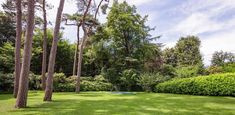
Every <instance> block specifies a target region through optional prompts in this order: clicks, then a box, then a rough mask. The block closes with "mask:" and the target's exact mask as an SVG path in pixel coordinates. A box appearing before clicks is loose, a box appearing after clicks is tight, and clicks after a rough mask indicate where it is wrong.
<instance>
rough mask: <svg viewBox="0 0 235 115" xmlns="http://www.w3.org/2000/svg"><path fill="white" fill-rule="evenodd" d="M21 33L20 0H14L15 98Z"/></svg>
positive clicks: (18, 73) (17, 83) (14, 94)
mask: <svg viewBox="0 0 235 115" xmlns="http://www.w3.org/2000/svg"><path fill="white" fill-rule="evenodd" d="M21 34H22V12H21V0H16V42H15V79H14V92H13V96H14V97H15V98H16V97H17V93H18V89H19V78H20V65H21V64H20V46H21Z"/></svg>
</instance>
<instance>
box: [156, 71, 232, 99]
mask: <svg viewBox="0 0 235 115" xmlns="http://www.w3.org/2000/svg"><path fill="white" fill-rule="evenodd" d="M155 91H156V92H159V93H176V94H191V95H211V96H235V73H226V74H214V75H209V76H199V77H193V78H183V79H174V80H171V81H167V82H164V83H160V84H158V85H156V87H155Z"/></svg>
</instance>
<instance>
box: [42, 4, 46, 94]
mask: <svg viewBox="0 0 235 115" xmlns="http://www.w3.org/2000/svg"><path fill="white" fill-rule="evenodd" d="M46 69H47V17H46V0H43V59H42V89H43V90H45V87H46Z"/></svg>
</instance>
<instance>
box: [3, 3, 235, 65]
mask: <svg viewBox="0 0 235 115" xmlns="http://www.w3.org/2000/svg"><path fill="white" fill-rule="evenodd" d="M1 1H4V0H0V2H1ZM74 1H75V0H67V2H66V4H65V9H64V12H65V13H71V14H72V13H74V12H76V5H75V3H74ZM111 1H112V0H111ZM119 1H123V0H119ZM126 1H127V2H128V3H130V4H131V5H136V7H137V11H138V12H139V13H140V14H141V15H143V16H144V15H149V21H148V22H147V24H148V25H150V26H151V27H156V30H155V31H152V32H151V34H152V35H154V36H158V35H161V36H162V37H161V38H160V39H159V40H158V41H157V42H161V43H163V44H165V47H173V46H174V45H175V43H176V42H177V40H178V39H179V38H180V37H181V36H187V35H196V36H198V37H199V38H200V40H201V42H202V43H201V52H202V55H203V58H204V63H205V64H206V65H209V64H210V59H211V56H212V53H213V52H214V51H220V50H223V51H229V52H233V53H235V45H234V44H235V0H126ZM48 2H49V3H51V4H53V5H54V8H53V9H51V10H49V11H48V17H49V20H51V21H52V22H53V21H54V20H55V16H56V10H57V7H58V2H59V1H58V0H48ZM100 20H101V21H102V22H105V17H102V18H100ZM63 31H64V33H65V34H64V36H65V38H66V39H69V41H71V42H75V40H76V28H74V27H66V29H65V30H63Z"/></svg>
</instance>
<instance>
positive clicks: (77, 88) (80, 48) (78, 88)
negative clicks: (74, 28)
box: [75, 0, 92, 93]
mask: <svg viewBox="0 0 235 115" xmlns="http://www.w3.org/2000/svg"><path fill="white" fill-rule="evenodd" d="M91 1H92V0H89V1H88V5H87V8H86V11H85V12H84V14H83V19H82V22H81V26H82V29H83V32H84V37H83V39H82V43H81V44H80V47H79V54H78V73H77V84H76V91H75V92H76V93H80V77H81V67H82V57H83V48H84V46H85V44H86V40H87V38H88V31H87V29H86V27H85V19H86V16H87V14H88V11H89V8H90V6H91Z"/></svg>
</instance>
